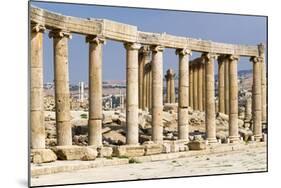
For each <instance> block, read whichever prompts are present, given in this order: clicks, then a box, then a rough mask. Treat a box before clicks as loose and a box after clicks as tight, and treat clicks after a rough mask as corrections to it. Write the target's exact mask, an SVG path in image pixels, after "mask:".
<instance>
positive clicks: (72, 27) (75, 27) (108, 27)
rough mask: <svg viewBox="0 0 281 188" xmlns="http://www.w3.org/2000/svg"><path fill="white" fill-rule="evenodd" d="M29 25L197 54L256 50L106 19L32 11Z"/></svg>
mask: <svg viewBox="0 0 281 188" xmlns="http://www.w3.org/2000/svg"><path fill="white" fill-rule="evenodd" d="M30 11H31V12H30V17H31V21H34V22H37V23H39V24H42V25H45V26H46V28H47V29H54V28H56V29H63V30H69V31H72V32H73V33H78V34H84V35H101V36H104V37H106V38H108V39H112V40H116V41H122V42H136V43H141V44H147V45H160V46H164V47H169V48H180V49H182V48H188V49H190V50H192V51H198V52H209V51H211V52H213V53H222V54H237V55H243V56H257V55H258V49H257V47H256V46H246V45H234V44H225V43H218V42H212V41H207V40H201V39H193V38H187V37H178V36H173V35H168V34H166V33H149V32H142V31H138V30H137V27H136V26H132V25H127V24H123V23H118V22H114V21H110V20H106V19H81V18H76V17H71V16H64V15H61V14H57V13H54V12H50V11H46V10H43V9H40V8H35V7H31V9H30Z"/></svg>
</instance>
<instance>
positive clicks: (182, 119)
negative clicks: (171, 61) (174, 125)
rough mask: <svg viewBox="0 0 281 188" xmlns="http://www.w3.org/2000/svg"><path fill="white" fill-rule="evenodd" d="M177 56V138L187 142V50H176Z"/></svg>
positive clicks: (189, 53) (188, 52)
mask: <svg viewBox="0 0 281 188" xmlns="http://www.w3.org/2000/svg"><path fill="white" fill-rule="evenodd" d="M176 54H178V56H179V87H178V88H179V92H178V93H179V100H178V138H179V139H183V140H188V136H189V130H188V105H189V103H188V100H189V56H190V55H191V51H190V50H188V49H178V50H176Z"/></svg>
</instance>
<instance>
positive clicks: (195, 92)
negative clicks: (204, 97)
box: [193, 62, 198, 110]
mask: <svg viewBox="0 0 281 188" xmlns="http://www.w3.org/2000/svg"><path fill="white" fill-rule="evenodd" d="M193 109H194V110H198V64H197V63H195V62H193Z"/></svg>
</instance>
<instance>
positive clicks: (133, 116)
mask: <svg viewBox="0 0 281 188" xmlns="http://www.w3.org/2000/svg"><path fill="white" fill-rule="evenodd" d="M124 46H125V48H126V67H127V71H126V82H127V90H126V92H127V93H126V99H127V103H126V123H127V137H126V139H127V141H126V143H127V144H129V145H133V144H138V142H139V133H138V132H139V131H138V130H139V127H138V50H139V49H140V47H141V46H140V45H139V44H136V43H126V44H125V45H124Z"/></svg>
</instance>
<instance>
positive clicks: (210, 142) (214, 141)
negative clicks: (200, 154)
mask: <svg viewBox="0 0 281 188" xmlns="http://www.w3.org/2000/svg"><path fill="white" fill-rule="evenodd" d="M216 143H218V140H217V139H216V138H207V140H206V144H216Z"/></svg>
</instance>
